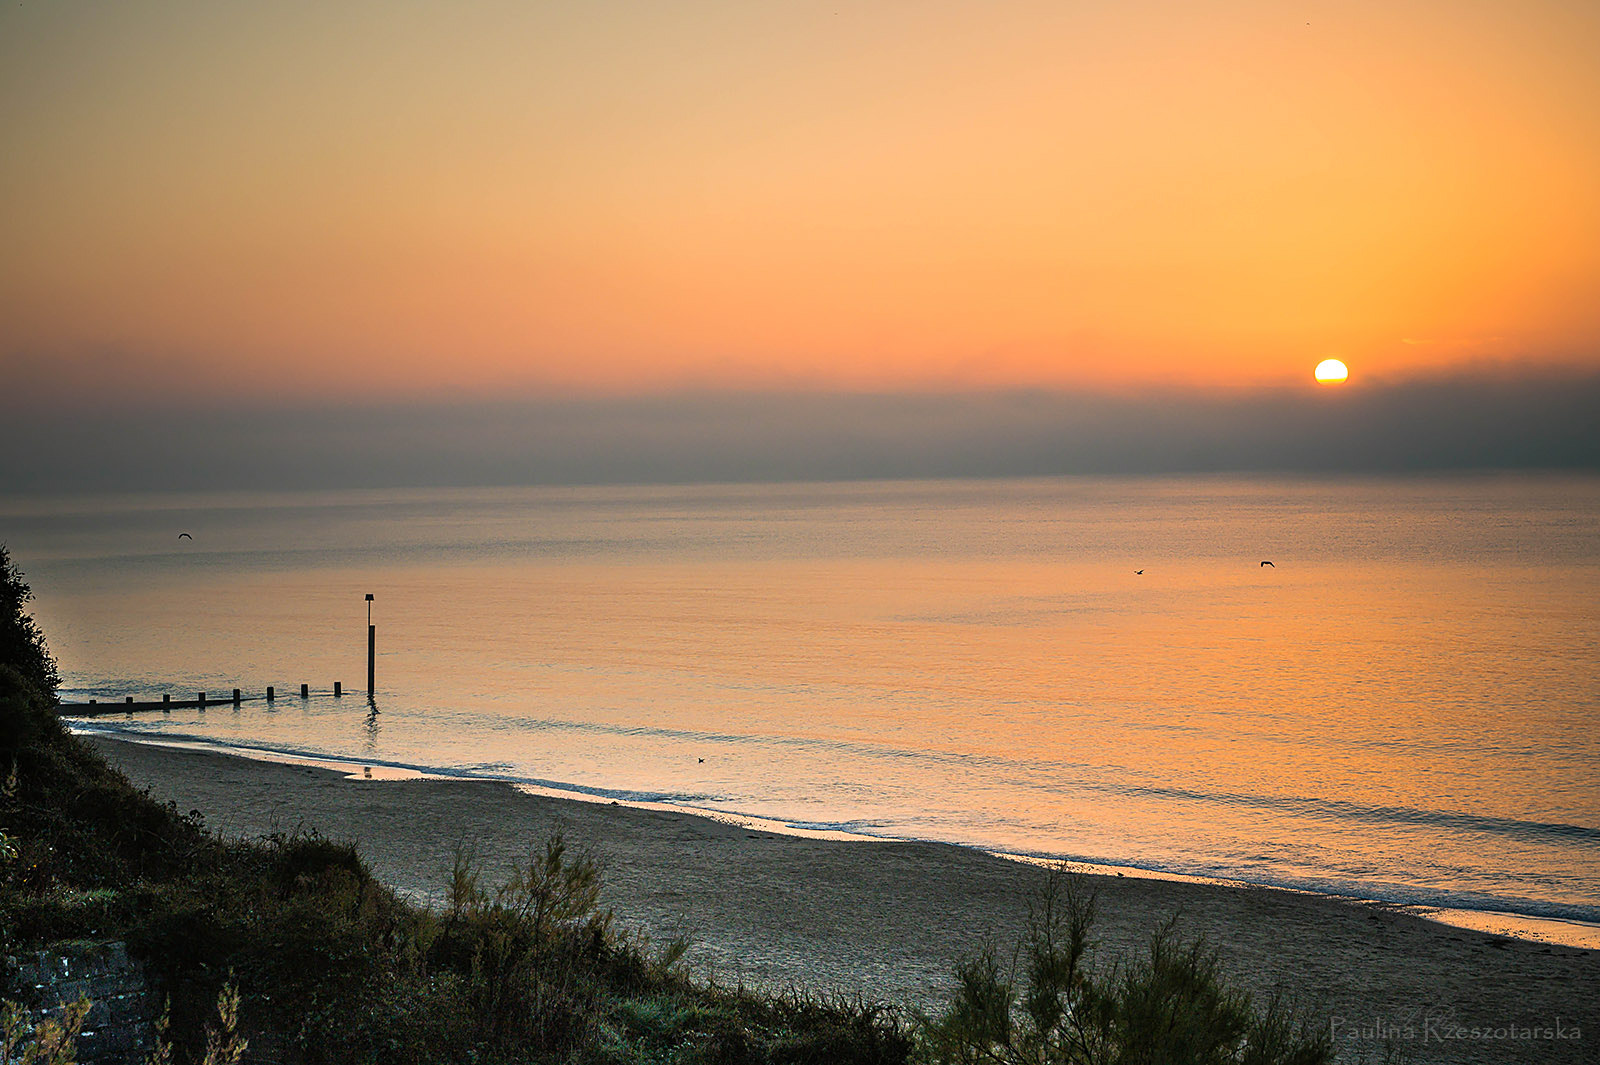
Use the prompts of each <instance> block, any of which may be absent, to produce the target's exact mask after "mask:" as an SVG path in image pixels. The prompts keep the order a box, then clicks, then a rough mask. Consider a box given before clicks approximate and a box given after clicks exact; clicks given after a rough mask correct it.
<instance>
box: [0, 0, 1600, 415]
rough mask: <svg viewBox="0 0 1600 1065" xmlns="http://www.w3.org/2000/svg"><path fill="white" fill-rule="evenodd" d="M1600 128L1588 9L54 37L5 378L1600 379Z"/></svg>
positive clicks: (331, 392) (1052, 11) (34, 138)
mask: <svg viewBox="0 0 1600 1065" xmlns="http://www.w3.org/2000/svg"><path fill="white" fill-rule="evenodd" d="M834 7H838V8H839V10H838V11H837V13H835V11H834V10H833V8H834ZM1597 109H1600V5H1597V4H1595V3H1593V2H1591V0H1575V2H1570V3H1556V2H1525V3H1516V4H1510V3H1502V2H1498V0H1453V2H1442V0H1441V2H1424V0H1409V2H1408V0H1384V2H1373V3H1360V2H1347V3H1337V4H1332V3H1309V4H1303V5H1286V4H1283V3H1281V2H1260V3H1251V2H1231V3H1219V4H1204V5H1201V4H1191V3H1138V2H1133V3H1128V2H1118V3H1111V2H1087V3H1072V4H1067V3H1061V2H1059V0H1057V2H1052V3H970V4H958V3H935V2H930V0H921V2H916V3H911V2H907V3H898V2H894V3H874V4H868V5H844V4H837V5H834V4H825V5H818V4H799V3H777V2H773V3H755V4H751V3H743V2H726V3H723V2H715V3H714V2H699V3H694V2H680V3H671V4H657V3H646V2H640V3H601V2H592V3H584V4H539V5H535V4H529V3H516V2H505V3H490V2H458V3H450V4H444V3H437V4H433V3H392V2H381V3H380V2H372V3H341V4H337V5H329V4H320V3H304V4H301V3H282V4H270V5H267V4H259V5H233V4H229V5H218V4H212V3H201V2H193V3H163V4H153V3H149V4H147V3H128V4H117V5H99V4H88V3H71V2H59V3H48V4H38V3H32V2H30V3H26V4H22V5H12V6H8V7H7V8H5V10H4V12H3V13H0V144H3V145H4V153H3V159H0V248H3V249H4V250H3V251H0V360H4V362H5V365H6V369H7V373H8V376H9V377H10V378H11V379H12V380H14V381H15V380H20V381H22V382H23V383H24V384H28V385H37V386H40V387H42V388H44V389H46V390H48V389H49V388H50V387H51V386H54V387H56V388H58V389H70V388H74V387H81V388H89V389H93V388H96V387H98V388H101V389H105V390H129V389H133V390H140V389H147V390H152V391H169V392H170V391H178V392H185V391H191V392H195V393H199V394H201V395H224V396H225V395H239V394H257V395H268V396H273V397H282V398H291V399H292V398H302V397H315V398H318V399H323V400H326V399H329V398H334V397H339V396H345V395H348V396H356V395H378V396H419V395H420V396H430V395H438V394H440V393H450V394H467V395H479V394H497V395H498V394H506V393H508V392H509V393H526V394H533V395H538V394H566V393H571V392H580V393H581V392H602V393H604V392H615V391H622V392H633V391H645V392H648V391H652V390H660V389H673V388H682V387H704V386H710V387H714V388H724V387H727V388H774V387H776V388H780V389H781V388H789V387H796V388H845V389H907V388H909V389H934V390H947V389H966V388H991V387H1012V386H1018V385H1024V386H1043V387H1047V388H1067V389H1076V388H1081V387H1089V388H1103V387H1112V388H1125V387H1137V386H1139V385H1141V384H1144V383H1148V382H1151V381H1162V382H1167V383H1176V384H1179V385H1183V386H1189V385H1197V386H1223V387H1231V386H1250V385H1263V384H1277V383H1281V382H1284V381H1300V380H1306V381H1309V379H1310V373H1311V368H1312V366H1313V365H1314V364H1315V363H1316V362H1317V361H1319V360H1320V359H1322V358H1324V357H1327V356H1337V357H1340V358H1342V359H1344V360H1345V361H1346V362H1348V363H1349V364H1350V366H1351V368H1352V371H1353V376H1354V377H1355V378H1356V379H1360V378H1361V377H1363V376H1371V377H1381V376H1389V377H1393V376H1397V375H1404V374H1406V373H1411V372H1416V371H1418V370H1422V369H1428V368H1437V367H1441V366H1450V365H1455V364H1458V363H1460V362H1461V361H1463V360H1472V361H1479V360H1488V361H1495V360H1536V361H1543V362H1562V363H1567V364H1572V363H1578V364H1587V365H1590V366H1593V365H1596V364H1600V126H1597V115H1600V110H1597Z"/></svg>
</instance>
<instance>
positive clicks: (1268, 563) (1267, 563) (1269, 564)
mask: <svg viewBox="0 0 1600 1065" xmlns="http://www.w3.org/2000/svg"><path fill="white" fill-rule="evenodd" d="M1261 564H1262V565H1263V566H1272V563H1270V562H1262V563H1261ZM1272 568H1273V569H1277V568H1278V567H1277V566H1272Z"/></svg>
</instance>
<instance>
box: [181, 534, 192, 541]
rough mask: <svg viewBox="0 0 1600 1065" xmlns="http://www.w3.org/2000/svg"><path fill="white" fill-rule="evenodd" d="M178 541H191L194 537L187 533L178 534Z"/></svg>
mask: <svg viewBox="0 0 1600 1065" xmlns="http://www.w3.org/2000/svg"><path fill="white" fill-rule="evenodd" d="M178 539H180V540H193V539H194V537H192V536H190V535H189V534H188V533H179V534H178Z"/></svg>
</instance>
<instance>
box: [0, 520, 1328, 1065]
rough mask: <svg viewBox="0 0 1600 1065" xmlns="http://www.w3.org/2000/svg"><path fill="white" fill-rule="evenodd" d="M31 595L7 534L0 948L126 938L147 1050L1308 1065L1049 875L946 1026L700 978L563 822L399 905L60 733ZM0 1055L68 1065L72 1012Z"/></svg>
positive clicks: (1284, 1019) (333, 857)
mask: <svg viewBox="0 0 1600 1065" xmlns="http://www.w3.org/2000/svg"><path fill="white" fill-rule="evenodd" d="M26 593H27V589H26V585H25V584H23V583H22V581H21V578H20V574H18V573H17V572H16V571H15V569H14V567H12V566H11V564H10V560H9V558H8V557H7V556H6V554H5V550H4V548H3V546H0V630H5V631H0V651H4V652H6V653H8V654H9V656H10V657H8V658H6V659H5V660H4V661H0V941H3V942H5V943H6V944H8V945H10V946H11V947H13V948H14V949H15V948H22V949H26V948H29V947H36V948H37V947H44V946H46V945H48V944H51V943H56V942H60V941H63V940H69V939H91V940H93V939H112V938H115V939H123V940H125V941H126V942H127V943H128V947H129V950H130V952H131V953H132V954H133V955H134V956H136V957H138V958H141V959H142V960H143V961H144V963H145V965H146V971H147V973H148V974H149V975H150V977H151V978H152V979H153V980H154V982H155V983H156V985H157V987H158V988H160V989H161V991H162V992H163V993H164V994H165V996H166V1000H167V1009H166V1011H165V1012H164V1014H163V1018H162V1022H161V1025H162V1028H161V1040H160V1045H159V1047H158V1050H157V1052H156V1054H155V1055H154V1056H153V1057H152V1058H151V1061H152V1062H153V1063H155V1065H169V1063H170V1065H188V1063H191V1062H198V1063H204V1065H217V1063H222V1062H237V1061H239V1060H240V1055H241V1054H242V1053H243V1049H244V1045H245V1044H246V1043H253V1044H255V1045H257V1046H258V1047H260V1048H264V1049H265V1050H266V1051H267V1053H268V1054H269V1055H274V1056H276V1057H277V1058H279V1059H282V1060H288V1061H294V1062H304V1063H307V1065H316V1063H322V1062H329V1063H331V1062H384V1063H397V1065H404V1063H435V1062H437V1063H455V1062H460V1063H473V1065H496V1063H507V1065H510V1063H514V1062H516V1063H522V1062H551V1063H555V1062H561V1063H570V1065H641V1063H674V1065H696V1063H705V1065H744V1063H762V1065H780V1063H782V1065H803V1063H818V1065H822V1063H830V1065H831V1063H839V1065H850V1063H861V1065H900V1063H905V1062H912V1061H916V1062H925V1063H929V1065H932V1063H963V1065H964V1063H976V1062H993V1063H997V1065H1023V1063H1034V1065H1057V1063H1060V1065H1066V1063H1073V1065H1077V1063H1085V1065H1089V1063H1101V1062H1104V1063H1112V1062H1117V1063H1130V1065H1131V1063H1136V1062H1151V1063H1157V1062H1161V1063H1167V1065H1180V1063H1184V1062H1197V1063H1198V1062H1240V1063H1246V1062H1248V1063H1260V1065H1268V1063H1284V1065H1315V1063H1318V1062H1322V1061H1326V1060H1327V1059H1328V1047H1327V1045H1326V1043H1325V1042H1319V1041H1318V1040H1316V1039H1315V1038H1313V1037H1311V1036H1310V1035H1308V1034H1307V1033H1308V1031H1309V1029H1307V1028H1306V1027H1305V1026H1303V1025H1300V1024H1299V1023H1298V1022H1297V1021H1296V1020H1295V1019H1294V1018H1293V1017H1292V1016H1291V1015H1290V1014H1289V1013H1288V1012H1287V1011H1285V1010H1283V1009H1281V1008H1279V1007H1278V1006H1277V1005H1276V1004H1270V1005H1269V1006H1268V1007H1267V1009H1265V1010H1264V1011H1259V1012H1258V1011H1255V1010H1253V1009H1252V1007H1251V1005H1250V1003H1249V1001H1248V1000H1247V999H1246V998H1245V997H1244V996H1242V995H1240V994H1238V993H1237V992H1234V991H1232V990H1230V989H1229V988H1228V987H1227V986H1225V983H1224V981H1223V979H1222V977H1221V975H1220V970H1219V966H1218V963H1217V960H1216V958H1215V956H1214V955H1212V954H1210V953H1209V952H1207V951H1206V950H1205V949H1204V947H1202V946H1200V945H1198V944H1183V943H1180V942H1179V941H1178V940H1177V939H1176V938H1175V937H1174V936H1173V934H1172V932H1171V929H1170V928H1167V929H1163V930H1161V931H1159V932H1158V933H1157V934H1156V935H1155V937H1154V938H1153V940H1152V945H1151V953H1150V957H1149V958H1148V959H1147V960H1145V961H1143V962H1140V963H1138V964H1133V965H1122V966H1118V965H1112V966H1110V967H1108V968H1105V969H1103V970H1100V969H1095V968H1094V967H1092V966H1091V965H1090V964H1089V959H1090V956H1091V954H1092V941H1091V939H1090V927H1091V923H1092V919H1093V905H1092V900H1090V899H1088V897H1087V896H1085V895H1083V894H1082V893H1081V892H1080V891H1078V889H1076V888H1070V887H1067V886H1064V885H1066V882H1065V881H1059V880H1058V881H1054V882H1053V886H1052V888H1051V889H1050V891H1049V892H1047V894H1046V895H1045V896H1044V897H1043V898H1042V899H1041V900H1040V905H1039V907H1038V908H1036V910H1035V920H1034V921H1033V922H1032V925H1031V927H1030V930H1029V936H1028V938H1027V940H1026V943H1025V947H1024V949H1023V950H1022V952H1021V953H1019V955H1018V956H1017V957H1016V958H1014V959H1013V960H1012V963H1011V965H1010V966H1009V967H1006V966H1002V965H1001V964H1000V962H999V961H998V959H997V958H996V956H995V955H994V954H993V953H992V952H989V953H986V954H984V955H981V956H980V957H978V958H975V959H972V960H971V961H970V962H968V963H967V964H966V965H964V966H962V967H961V969H960V970H959V972H958V974H957V975H958V978H959V990H958V991H957V993H956V994H955V995H954V997H953V998H952V1001H951V1003H950V1005H949V1007H948V1009H946V1010H945V1011H943V1012H942V1013H941V1014H940V1015H938V1016H936V1017H913V1016H912V1015H910V1014H909V1013H907V1012H906V1011H903V1010H898V1009H894V1008H891V1007H888V1006H886V1005H884V1004H881V1003H874V1002H870V1001H865V1000H861V999H848V998H828V997H820V996H811V995H806V994H803V993H790V994H786V995H762V994H754V993H750V992H748V991H745V990H741V989H729V988H723V987H718V986H716V985H714V984H711V983H709V982H705V981H699V980H695V979H691V978H690V976H689V975H688V974H686V973H685V972H684V970H683V967H682V964H681V963H682V958H683V955H684V949H685V944H684V943H682V942H671V943H667V944H664V945H661V946H659V947H658V946H654V945H652V944H650V943H648V942H646V941H644V940H642V939H639V938H637V937H632V936H629V935H627V934H625V933H623V932H621V931H619V930H618V928H617V926H616V923H615V922H614V921H613V919H612V915H611V913H610V912H609V911H607V910H604V909H602V908H601V907H600V906H599V898H600V885H601V879H600V877H601V871H600V869H599V867H598V865H597V864H596V863H595V862H594V860H593V859H592V858H591V857H590V856H588V855H587V854H586V853H585V852H584V851H583V850H582V849H581V848H576V849H575V848H573V847H572V846H571V845H570V844H569V842H568V841H567V840H565V839H563V838H562V837H560V836H556V837H553V838H551V839H549V840H547V841H546V842H545V843H543V844H542V845H541V846H540V847H538V848H537V849H536V850H535V851H534V852H533V853H531V854H530V855H529V856H528V858H527V860H526V862H524V863H523V865H522V866H521V867H519V868H518V869H516V870H515V872H514V873H513V874H512V875H511V876H510V877H509V878H508V879H507V880H506V881H505V882H503V883H500V884H495V885H490V884H487V883H486V882H485V880H484V877H483V874H482V871H481V870H480V869H479V868H478V867H477V866H476V865H475V863H474V862H473V861H472V858H471V856H470V855H469V854H464V853H463V854H461V855H458V858H457V861H456V863H455V868H454V870H453V871H452V875H451V880H450V885H449V895H448V900H447V903H446V905H444V906H443V907H442V908H441V909H440V910H438V911H432V910H428V909H425V908H421V907H417V906H415V905H412V904H409V903H407V902H406V901H404V900H402V899H400V898H399V897H398V896H396V895H395V894H394V893H393V892H392V891H390V890H389V889H388V888H386V887H385V886H384V885H383V884H381V883H379V882H378V881H377V880H376V879H375V878H374V877H373V876H372V874H371V872H370V870H369V869H368V868H367V866H366V864H365V863H364V862H363V861H362V860H361V857H360V855H359V854H357V853H356V851H355V850H354V849H353V848H352V847H350V846H348V845H346V844H343V843H339V842H335V841H331V840H327V839H323V838H321V837H319V836H316V835H298V836H272V837H269V838H266V839H261V840H256V841H253V842H224V841H222V840H220V839H218V838H217V837H215V836H213V835H211V834H209V833H208V832H206V830H205V828H204V825H203V824H202V822H201V819H200V816H199V815H198V814H197V813H193V812H190V813H188V814H185V813H182V812H180V811H179V810H177V809H176V808H174V807H173V806H171V805H170V804H168V805H162V804H160V803H157V802H155V801H154V800H152V799H151V798H150V796H149V795H148V794H145V793H142V792H140V791H138V790H136V789H135V788H133V787H132V786H131V785H130V784H129V783H128V781H127V780H126V779H125V778H123V777H122V776H121V775H120V774H118V773H117V772H115V771H114V770H113V769H111V768H110V767H109V766H108V765H107V764H106V763H105V762H104V761H103V760H101V759H100V758H99V757H98V756H97V755H96V754H94V753H93V752H92V751H90V750H89V749H88V748H87V747H86V746H84V745H83V744H81V743H79V742H77V741H76V740H75V739H74V738H73V737H72V736H70V735H69V734H68V733H67V732H66V730H65V729H64V728H63V727H62V725H61V723H60V721H59V719H58V718H57V716H56V713H55V709H54V705H55V700H54V687H55V672H54V664H53V663H52V662H51V661H50V659H49V654H48V651H47V649H46V648H45V645H44V641H43V636H42V635H41V634H40V633H39V632H38V630H37V629H36V628H35V627H33V623H32V621H31V619H29V618H28V617H27V615H26V613H25V612H24V611H23V609H22V604H23V603H25V602H26V601H27V594H26ZM17 1016H18V1015H17V1014H16V1013H15V1011H10V1012H8V1013H7V1014H6V1017H7V1028H6V1029H5V1040H6V1042H5V1043H4V1044H3V1046H4V1053H3V1054H0V1065H12V1062H20V1061H27V1062H40V1063H44V1062H55V1061H66V1060H70V1056H71V1043H72V1035H73V1031H75V1029H70V1025H71V1023H73V1021H74V1019H75V1021H76V1023H79V1024H81V1022H82V1016H81V1013H77V1014H69V1015H68V1017H67V1022H68V1023H67V1024H66V1025H56V1026H54V1027H45V1026H41V1028H40V1029H39V1031H37V1032H35V1033H33V1034H32V1035H25V1034H24V1033H23V1032H22V1031H21V1029H20V1028H19V1027H17V1025H16V1024H15V1023H13V1022H15V1021H16V1019H17Z"/></svg>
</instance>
